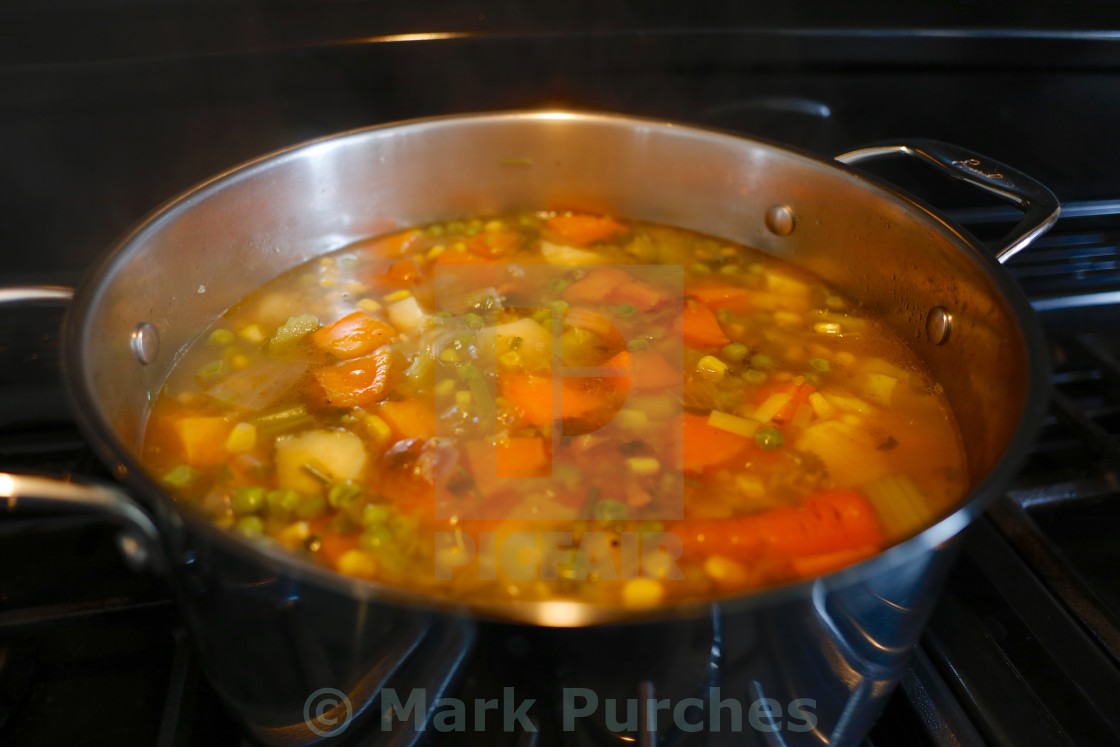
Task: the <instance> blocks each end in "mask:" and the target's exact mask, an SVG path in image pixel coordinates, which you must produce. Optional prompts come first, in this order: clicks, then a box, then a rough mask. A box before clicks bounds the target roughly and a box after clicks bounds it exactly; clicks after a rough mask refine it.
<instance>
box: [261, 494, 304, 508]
mask: <svg viewBox="0 0 1120 747" xmlns="http://www.w3.org/2000/svg"><path fill="white" fill-rule="evenodd" d="M265 501H266V502H267V503H268V510H269V511H287V512H289V513H290V512H292V511H295V510H296V509H297V508H299V503H300V495H299V493H297V492H296V491H294V490H270V491H268V493H266V494H265Z"/></svg>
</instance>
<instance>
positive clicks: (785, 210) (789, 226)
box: [766, 205, 794, 236]
mask: <svg viewBox="0 0 1120 747" xmlns="http://www.w3.org/2000/svg"><path fill="white" fill-rule="evenodd" d="M793 223H794V221H793V210H791V209H790V207H789V205H773V206H771V207H770V209H769V210H767V211H766V227H767V228H769V229H770V233H772V234H774V235H775V236H789V235H790V234H791V233H793Z"/></svg>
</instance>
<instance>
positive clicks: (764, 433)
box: [754, 428, 785, 451]
mask: <svg viewBox="0 0 1120 747" xmlns="http://www.w3.org/2000/svg"><path fill="white" fill-rule="evenodd" d="M754 441H755V443H757V444H758V445H759V446H761V447H762V448H764V449H769V450H771V451H773V450H774V449H780V448H781V447H782V443H783V442H784V441H785V438H784V437H783V436H782V432H781V431H780V430H778V429H777V428H760V429H759V430H758V431H756V432H755V434H754Z"/></svg>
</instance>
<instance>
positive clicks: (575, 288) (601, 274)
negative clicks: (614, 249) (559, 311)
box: [564, 267, 631, 305]
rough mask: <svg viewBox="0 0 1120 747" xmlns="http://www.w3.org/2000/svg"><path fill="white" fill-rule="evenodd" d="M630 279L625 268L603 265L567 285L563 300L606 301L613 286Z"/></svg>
mask: <svg viewBox="0 0 1120 747" xmlns="http://www.w3.org/2000/svg"><path fill="white" fill-rule="evenodd" d="M630 281H631V277H630V273H628V272H626V271H625V270H620V269H618V268H617V267H603V268H600V269H598V270H595V271H594V272H592V273H589V274H588V275H587V277H585V278H583V279H582V280H577V281H576V282H574V283H572V284H571V285H569V286H568V288H567V289H566V290H565V291H564V300H565V301H567V302H568V303H579V304H588V305H592V304H599V303H606V301H607V297H608V296H610V295H611V293H612V291H614V289H615V288H617V287H619V286H620V285H622V284H624V283H628V282H630Z"/></svg>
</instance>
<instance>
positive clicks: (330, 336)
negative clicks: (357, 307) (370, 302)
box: [311, 311, 397, 360]
mask: <svg viewBox="0 0 1120 747" xmlns="http://www.w3.org/2000/svg"><path fill="white" fill-rule="evenodd" d="M396 334H397V331H396V330H395V329H393V327H392V326H391V325H389V324H386V323H385V322H383V321H381V320H379V319H374V318H373V317H372V316H370V315H369V314H367V313H365V312H364V311H355V312H354V313H353V314H347V315H346V316H344V317H342V318H341V319H339V320H338V321H337V322H335V323H334V324H332V325H330V326H329V327H322V328H320V329H318V330H316V332H315V333H314V334H313V335H311V343H312V344H313V345H314V346H315V347H317V348H319V349H320V350H322V351H325V352H327V353H330V354H331V355H333V356H334V357H335V358H340V359H343V360H345V359H349V358H357V357H359V356H362V355H367V354H369V353H372V352H373V351H374V350H376V349H377V348H379V347H381V346H382V345H384V344H385V343H387V342H389V340H391V339H393V336H394V335H396Z"/></svg>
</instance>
